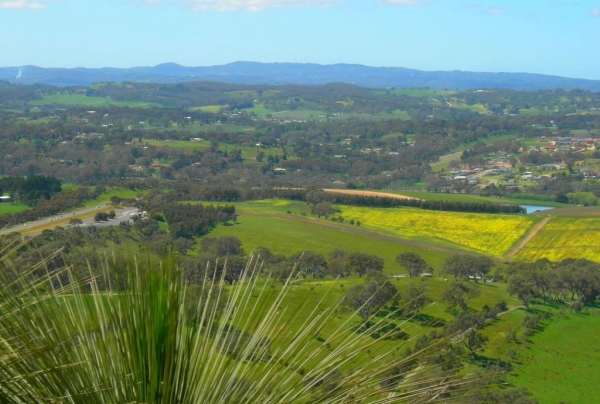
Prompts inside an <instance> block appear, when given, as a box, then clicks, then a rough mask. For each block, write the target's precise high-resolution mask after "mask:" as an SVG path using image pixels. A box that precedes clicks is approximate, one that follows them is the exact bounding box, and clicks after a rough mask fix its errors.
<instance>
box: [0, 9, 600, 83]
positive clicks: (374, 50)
mask: <svg viewBox="0 0 600 404" xmlns="http://www.w3.org/2000/svg"><path fill="white" fill-rule="evenodd" d="M599 45H600V0H579V1H549V0H490V1H487V0H484V1H481V2H479V1H477V0H471V1H469V0H465V1H462V0H0V66H24V65H36V66H41V67H69V68H71V67H90V68H93V67H132V66H154V65H157V64H160V63H166V62H174V63H178V64H181V65H184V66H213V65H221V64H226V63H231V62H235V61H256V62H298V63H305V62H306V63H319V64H334V63H353V64H362V65H368V66H395V67H406V68H412V69H419V70H430V71H431V70H465V71H488V72H528V73H542V74H552V75H559V76H567V77H578V78H588V79H600V49H599Z"/></svg>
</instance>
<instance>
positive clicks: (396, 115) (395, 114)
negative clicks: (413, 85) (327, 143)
mask: <svg viewBox="0 0 600 404" xmlns="http://www.w3.org/2000/svg"><path fill="white" fill-rule="evenodd" d="M330 119H331V120H336V121H341V120H345V119H362V120H366V121H383V120H386V119H404V120H408V119H411V117H410V115H409V114H408V112H406V111H402V110H400V109H397V110H394V111H392V112H382V113H380V114H361V113H344V114H341V115H334V116H330Z"/></svg>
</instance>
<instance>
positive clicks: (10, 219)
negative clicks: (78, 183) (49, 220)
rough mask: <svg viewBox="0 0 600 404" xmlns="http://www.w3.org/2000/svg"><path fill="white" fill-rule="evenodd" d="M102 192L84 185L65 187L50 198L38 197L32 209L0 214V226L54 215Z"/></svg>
mask: <svg viewBox="0 0 600 404" xmlns="http://www.w3.org/2000/svg"><path fill="white" fill-rule="evenodd" d="M101 193H102V191H101V190H99V189H93V190H92V189H90V188H86V187H82V188H78V189H65V190H63V191H61V192H60V193H57V194H54V195H53V196H52V197H50V199H40V200H39V201H38V202H37V204H36V205H35V207H34V208H33V209H28V210H24V211H22V212H18V213H14V214H4V215H1V216H0V227H10V226H14V225H17V224H20V223H23V222H29V221H32V220H37V219H40V218H44V217H48V216H51V215H55V214H57V213H61V212H64V211H65V210H68V209H71V208H74V207H78V206H81V205H82V204H83V203H84V202H86V201H90V200H93V199H95V198H97V197H98V196H99V195H100V194H101Z"/></svg>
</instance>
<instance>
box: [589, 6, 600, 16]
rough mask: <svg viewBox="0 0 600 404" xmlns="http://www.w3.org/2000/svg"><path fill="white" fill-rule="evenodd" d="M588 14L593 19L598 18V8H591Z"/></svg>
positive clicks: (599, 11)
mask: <svg viewBox="0 0 600 404" xmlns="http://www.w3.org/2000/svg"><path fill="white" fill-rule="evenodd" d="M590 14H591V15H592V16H593V17H600V8H592V9H591V10H590Z"/></svg>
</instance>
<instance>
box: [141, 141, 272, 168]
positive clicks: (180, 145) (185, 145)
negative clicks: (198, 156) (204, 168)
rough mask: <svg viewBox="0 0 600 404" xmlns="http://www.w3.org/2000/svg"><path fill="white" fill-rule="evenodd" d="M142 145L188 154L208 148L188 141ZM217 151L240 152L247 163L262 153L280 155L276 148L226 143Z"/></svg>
mask: <svg viewBox="0 0 600 404" xmlns="http://www.w3.org/2000/svg"><path fill="white" fill-rule="evenodd" d="M141 143H142V144H146V143H147V144H149V145H150V146H154V147H171V148H173V149H179V150H185V151H188V152H190V153H191V152H193V151H194V150H199V151H202V150H204V149H206V148H208V147H210V142H209V141H206V140H204V141H201V142H191V141H189V140H145V139H144V140H143V141H142V142H141ZM219 150H222V151H227V152H231V151H232V150H241V152H242V157H243V158H244V160H245V161H246V162H247V163H254V162H256V155H257V154H258V153H259V152H260V151H263V152H264V153H265V155H267V156H268V155H269V154H272V155H278V154H279V155H281V154H282V151H281V149H277V148H260V147H252V146H237V145H231V144H228V143H219Z"/></svg>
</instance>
